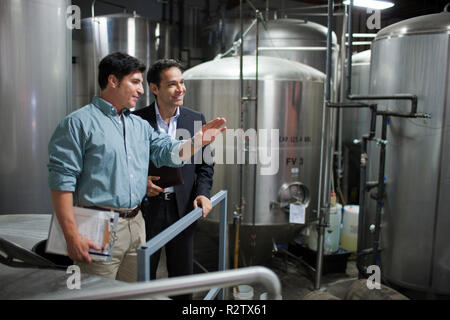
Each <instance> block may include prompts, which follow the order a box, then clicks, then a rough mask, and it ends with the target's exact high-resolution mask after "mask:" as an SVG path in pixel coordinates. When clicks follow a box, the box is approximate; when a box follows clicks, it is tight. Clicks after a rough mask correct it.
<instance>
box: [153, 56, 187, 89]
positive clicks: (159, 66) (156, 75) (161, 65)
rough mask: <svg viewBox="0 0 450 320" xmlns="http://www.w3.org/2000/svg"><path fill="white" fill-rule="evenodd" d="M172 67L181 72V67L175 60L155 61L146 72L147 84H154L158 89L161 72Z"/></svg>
mask: <svg viewBox="0 0 450 320" xmlns="http://www.w3.org/2000/svg"><path fill="white" fill-rule="evenodd" d="M172 67H177V68H178V69H180V71H183V66H182V65H181V63H179V62H178V61H177V60H175V59H160V60H156V61H155V63H154V64H153V65H152V66H151V67H150V69H149V70H148V72H147V82H148V84H150V83H154V84H156V86H157V87H158V88H159V83H160V82H161V72H162V71H164V70H166V69H169V68H172Z"/></svg>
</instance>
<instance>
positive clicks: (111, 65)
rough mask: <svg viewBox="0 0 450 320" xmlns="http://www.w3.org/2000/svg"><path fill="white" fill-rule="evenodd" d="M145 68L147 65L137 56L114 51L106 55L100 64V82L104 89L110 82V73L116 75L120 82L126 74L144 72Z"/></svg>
mask: <svg viewBox="0 0 450 320" xmlns="http://www.w3.org/2000/svg"><path fill="white" fill-rule="evenodd" d="M145 69H147V67H146V65H145V64H144V63H142V62H141V61H139V60H138V59H136V58H135V57H132V56H130V55H129V54H126V53H123V52H113V53H110V54H108V55H107V56H106V57H104V58H103V59H102V61H100V64H99V65H98V84H99V85H100V88H101V89H102V90H103V89H105V88H106V86H107V84H108V77H109V75H110V74H112V75H114V76H116V78H117V80H119V83H120V81H121V80H122V78H123V77H124V76H126V75H128V74H130V73H132V72H135V71H140V72H142V73H143V72H144V71H145Z"/></svg>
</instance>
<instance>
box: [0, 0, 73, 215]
mask: <svg viewBox="0 0 450 320" xmlns="http://www.w3.org/2000/svg"><path fill="white" fill-rule="evenodd" d="M68 6H69V1H65V0H29V1H13V0H0V48H1V49H0V101H1V102H0V110H1V116H0V135H1V137H2V151H1V153H0V214H17V213H36V214H41V213H51V212H52V204H51V200H50V193H49V189H48V184H47V172H48V171H47V167H46V165H47V162H48V154H47V145H48V142H49V140H50V137H51V134H52V133H53V130H55V128H56V126H57V125H58V123H59V122H60V121H61V119H63V118H64V117H65V116H66V115H67V113H68V112H69V111H70V110H71V107H70V101H71V96H70V90H69V88H70V80H71V42H70V33H71V30H70V29H69V28H67V25H66V19H67V16H66V10H67V8H68Z"/></svg>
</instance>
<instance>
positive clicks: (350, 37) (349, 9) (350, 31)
mask: <svg viewBox="0 0 450 320" xmlns="http://www.w3.org/2000/svg"><path fill="white" fill-rule="evenodd" d="M352 8H353V0H350V4H349V6H348V7H347V12H348V14H347V15H348V27H347V30H348V47H347V48H348V49H347V50H348V51H347V97H348V96H350V95H351V93H352V51H353V48H352V41H353V25H352V24H353V18H352ZM350 100H351V99H350Z"/></svg>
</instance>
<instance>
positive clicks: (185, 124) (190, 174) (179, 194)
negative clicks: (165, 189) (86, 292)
mask: <svg viewBox="0 0 450 320" xmlns="http://www.w3.org/2000/svg"><path fill="white" fill-rule="evenodd" d="M179 108H180V116H179V117H178V120H177V129H179V128H183V129H186V130H188V131H189V132H190V134H191V137H193V136H194V133H195V132H194V121H201V122H202V124H205V123H206V121H205V117H204V116H203V114H202V113H200V112H197V111H194V110H192V109H189V108H185V107H179ZM133 113H134V114H135V115H138V116H140V117H141V118H143V119H145V120H147V121H148V122H149V123H150V125H151V126H152V127H153V129H155V130H158V125H157V122H156V112H155V103H154V102H153V103H152V104H151V105H150V106H148V107H145V108H142V109H139V110H137V111H134V112H133ZM185 138H186V137H185ZM206 148H209V147H206ZM203 150H205V147H204V148H203ZM181 172H182V175H183V179H184V184H182V185H178V186H175V187H174V189H175V194H176V200H177V205H178V215H179V217H180V218H181V217H182V216H184V215H186V214H187V213H189V212H190V211H191V210H192V209H193V205H192V202H193V201H194V199H195V198H196V197H197V196H198V195H204V196H206V197H207V198H210V197H211V195H210V191H211V187H212V183H213V174H214V167H213V165H208V164H206V163H205V162H204V161H203V158H202V163H201V164H194V157H192V158H191V163H190V164H185V165H184V166H183V167H182V168H181ZM149 200H150V201H151V197H150V198H149Z"/></svg>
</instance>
